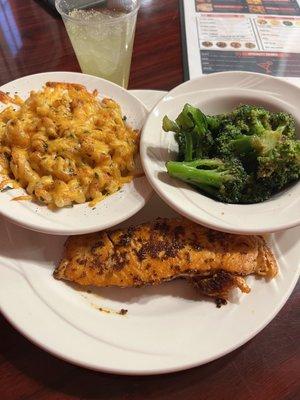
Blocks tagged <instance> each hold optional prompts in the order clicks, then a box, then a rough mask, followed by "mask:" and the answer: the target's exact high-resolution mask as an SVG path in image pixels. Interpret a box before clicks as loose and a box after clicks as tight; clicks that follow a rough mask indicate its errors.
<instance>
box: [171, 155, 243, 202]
mask: <svg viewBox="0 0 300 400" xmlns="http://www.w3.org/2000/svg"><path fill="white" fill-rule="evenodd" d="M166 167H167V170H168V173H169V175H170V176H172V177H174V178H178V179H181V180H182V181H184V182H187V183H190V184H192V185H193V186H195V187H196V188H197V189H200V190H201V191H202V192H204V193H206V194H208V195H209V196H211V197H213V198H215V199H218V200H220V201H222V202H225V203H239V202H240V199H241V195H242V191H243V189H244V187H245V184H246V180H247V174H246V173H245V171H244V169H243V167H242V165H241V164H240V162H239V161H238V160H230V161H222V160H220V159H217V158H214V159H213V158H212V159H197V160H194V161H191V162H178V161H168V162H167V163H166Z"/></svg>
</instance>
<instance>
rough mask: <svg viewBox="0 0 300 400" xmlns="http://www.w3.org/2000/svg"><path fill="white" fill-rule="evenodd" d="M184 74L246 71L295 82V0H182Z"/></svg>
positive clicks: (298, 15)
mask: <svg viewBox="0 0 300 400" xmlns="http://www.w3.org/2000/svg"><path fill="white" fill-rule="evenodd" d="M181 8H182V28H183V37H184V50H185V67H186V68H185V69H186V71H185V75H186V78H187V79H191V78H195V77H197V76H200V75H202V74H210V73H213V72H221V71H251V72H260V73H265V74H269V75H274V76H280V77H286V78H287V80H292V81H294V83H297V84H300V7H299V4H298V2H297V0H273V1H268V0H183V1H182V2H181Z"/></svg>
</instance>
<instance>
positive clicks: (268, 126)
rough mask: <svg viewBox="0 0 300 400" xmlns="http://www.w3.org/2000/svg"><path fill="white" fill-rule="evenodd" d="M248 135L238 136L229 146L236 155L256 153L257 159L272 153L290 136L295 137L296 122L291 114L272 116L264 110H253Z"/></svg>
mask: <svg viewBox="0 0 300 400" xmlns="http://www.w3.org/2000/svg"><path fill="white" fill-rule="evenodd" d="M247 124H248V126H249V131H248V134H246V135H245V134H243V135H241V136H238V135H237V136H236V138H234V139H233V140H230V141H229V144H228V146H229V147H231V148H232V150H234V152H235V155H236V156H238V155H247V154H249V153H252V152H253V151H255V153H256V154H257V157H259V156H263V155H265V154H267V153H268V152H270V151H272V150H273V149H274V148H275V147H276V146H277V145H279V144H280V143H283V142H284V141H285V140H286V139H287V138H289V135H290V136H293V137H294V135H295V133H294V129H295V122H293V118H292V117H291V116H290V115H289V114H285V113H276V114H272V113H270V112H268V111H267V110H264V109H252V110H251V111H250V113H249V115H248V120H247Z"/></svg>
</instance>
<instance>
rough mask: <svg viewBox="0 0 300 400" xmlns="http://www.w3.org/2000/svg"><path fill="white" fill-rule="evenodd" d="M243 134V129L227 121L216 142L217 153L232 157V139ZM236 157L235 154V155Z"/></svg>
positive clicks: (221, 155)
mask: <svg viewBox="0 0 300 400" xmlns="http://www.w3.org/2000/svg"><path fill="white" fill-rule="evenodd" d="M242 136H243V134H242V132H241V130H240V129H239V128H238V127H237V126H235V125H233V124H231V123H227V124H226V125H225V126H224V127H223V128H222V131H221V132H220V133H219V135H218V136H217V138H216V139H215V142H214V150H215V153H216V154H217V155H218V156H220V157H221V158H223V157H225V158H230V157H232V155H233V146H232V141H233V140H236V139H238V138H240V137H242ZM234 157H235V155H234Z"/></svg>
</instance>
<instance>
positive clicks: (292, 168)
mask: <svg viewBox="0 0 300 400" xmlns="http://www.w3.org/2000/svg"><path fill="white" fill-rule="evenodd" d="M163 128H164V130H166V131H170V130H171V131H173V132H175V138H176V141H177V143H178V145H179V156H178V160H179V161H183V162H181V163H180V162H177V163H176V162H172V161H170V162H168V163H167V170H168V173H169V174H170V175H171V176H174V177H177V178H179V179H181V180H183V181H185V182H189V183H190V184H192V185H193V186H196V187H197V188H198V189H200V190H201V191H203V192H204V193H206V194H208V195H209V196H211V197H214V198H217V199H218V200H220V201H223V202H230V203H257V202H261V201H264V200H266V199H268V198H270V197H271V196H272V195H273V194H274V193H276V192H278V191H279V190H281V189H282V188H284V187H286V186H287V185H288V184H290V183H292V182H295V181H297V180H299V179H300V141H299V140H296V139H295V137H296V128H295V120H294V118H293V117H292V116H291V115H290V114H288V113H285V112H275V113H273V112H270V111H268V110H266V109H264V108H263V107H257V106H253V105H241V106H239V107H237V108H236V109H234V110H233V111H232V112H230V113H224V114H220V115H215V116H205V115H204V114H203V113H202V112H201V111H200V110H198V109H196V108H194V107H192V106H190V105H188V104H187V105H185V107H184V109H183V111H182V113H181V114H180V115H179V116H178V118H177V119H176V120H175V121H171V120H169V119H168V118H167V117H165V118H164V123H163Z"/></svg>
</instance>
